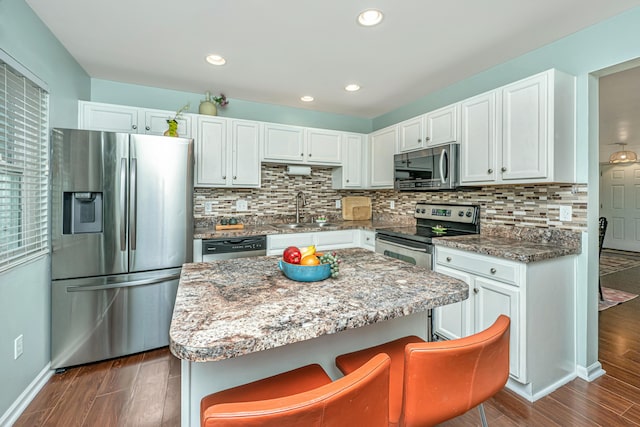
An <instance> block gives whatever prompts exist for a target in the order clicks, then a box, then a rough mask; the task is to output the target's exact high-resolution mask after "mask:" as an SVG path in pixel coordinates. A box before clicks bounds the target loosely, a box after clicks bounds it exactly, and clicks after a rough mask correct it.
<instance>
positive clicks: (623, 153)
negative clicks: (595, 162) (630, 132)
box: [609, 142, 638, 163]
mask: <svg viewBox="0 0 640 427" xmlns="http://www.w3.org/2000/svg"><path fill="white" fill-rule="evenodd" d="M616 144H618V145H620V146H621V148H620V151H616V152H615V153H613V154H612V155H611V156H610V157H609V163H631V162H637V161H638V155H637V154H636V153H635V152H633V151H627V150H625V149H624V146H625V145H627V144H626V143H624V142H616Z"/></svg>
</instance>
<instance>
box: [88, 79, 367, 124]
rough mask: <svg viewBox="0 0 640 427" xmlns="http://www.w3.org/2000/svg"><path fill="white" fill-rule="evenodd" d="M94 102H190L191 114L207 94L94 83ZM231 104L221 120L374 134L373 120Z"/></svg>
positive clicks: (168, 105)
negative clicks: (251, 121)
mask: <svg viewBox="0 0 640 427" xmlns="http://www.w3.org/2000/svg"><path fill="white" fill-rule="evenodd" d="M90 100H91V101H95V102H106V103H109V104H121V105H130V106H134V107H146V108H157V109H161V110H178V109H179V108H180V107H182V106H183V105H185V104H187V102H189V103H190V104H191V108H190V110H189V111H190V112H191V113H197V112H198V106H199V105H200V101H202V100H204V94H198V93H191V92H180V91H176V90H169V89H160V88H154V87H149V86H140V85H132V84H127V83H119V82H113V81H109V80H100V79H92V80H91V99H90ZM229 101H230V102H229V105H228V106H226V107H225V108H224V109H222V108H220V109H218V114H219V115H220V116H224V117H233V118H238V119H247V120H258V121H264V122H274V123H284V124H291V125H299V126H309V127H317V128H323V129H336V130H342V131H349V132H360V133H369V132H371V120H369V119H363V118H358V117H350V116H345V115H341V114H331V113H321V112H317V111H311V110H304V109H300V108H292V107H284V106H280V105H272V104H261V103H258V102H250V101H243V100H240V99H230V100H229Z"/></svg>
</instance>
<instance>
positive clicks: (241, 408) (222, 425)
mask: <svg viewBox="0 0 640 427" xmlns="http://www.w3.org/2000/svg"><path fill="white" fill-rule="evenodd" d="M390 365H391V360H390V359H389V356H387V355H386V354H378V355H373V356H372V358H371V359H370V360H368V361H364V363H363V364H362V365H361V366H359V367H358V368H357V369H355V370H354V371H353V372H352V373H350V374H349V375H346V376H344V377H342V378H340V379H338V380H336V381H333V382H332V381H331V378H329V376H328V375H327V374H326V373H325V371H324V370H323V369H322V368H321V367H320V366H319V365H308V366H303V367H302V368H298V369H295V370H293V371H288V372H284V373H282V374H278V375H275V376H273V377H269V378H265V379H262V380H258V381H255V382H252V383H249V384H244V385H241V386H238V387H234V388H230V389H227V390H223V391H220V392H217V393H213V394H210V395H208V396H205V397H204V398H203V399H202V401H201V402H200V423H201V426H202V427H239V426H242V427H257V426H260V427H294V426H295V427H299V426H314V427H320V426H324V427H352V426H357V425H361V426H367V427H383V426H384V427H387V426H388V425H389V369H390Z"/></svg>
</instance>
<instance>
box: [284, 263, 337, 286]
mask: <svg viewBox="0 0 640 427" xmlns="http://www.w3.org/2000/svg"><path fill="white" fill-rule="evenodd" d="M278 267H280V270H281V271H282V272H283V273H284V275H285V276H287V277H288V278H289V279H291V280H295V281H297V282H318V281H320V280H324V279H328V278H329V276H331V265H330V264H320V265H299V264H290V263H288V262H285V261H283V260H280V261H278Z"/></svg>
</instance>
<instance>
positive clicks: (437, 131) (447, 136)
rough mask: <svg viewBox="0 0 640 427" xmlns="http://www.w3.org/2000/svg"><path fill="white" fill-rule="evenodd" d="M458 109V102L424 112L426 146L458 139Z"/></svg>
mask: <svg viewBox="0 0 640 427" xmlns="http://www.w3.org/2000/svg"><path fill="white" fill-rule="evenodd" d="M459 109H460V104H453V105H448V106H446V107H443V108H440V109H438V110H435V111H431V112H430V113H427V114H425V116H424V117H425V118H424V120H425V132H426V137H425V141H426V145H427V146H432V145H439V144H448V143H452V142H456V141H458V116H459V113H458V110H459Z"/></svg>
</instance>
